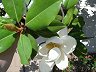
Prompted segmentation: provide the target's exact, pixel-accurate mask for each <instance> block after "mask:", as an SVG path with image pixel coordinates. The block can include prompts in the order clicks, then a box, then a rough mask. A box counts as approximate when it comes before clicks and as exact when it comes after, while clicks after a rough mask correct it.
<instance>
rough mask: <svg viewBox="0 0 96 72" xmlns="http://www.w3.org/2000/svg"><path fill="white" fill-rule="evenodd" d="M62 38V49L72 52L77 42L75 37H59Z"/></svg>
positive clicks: (67, 52)
mask: <svg viewBox="0 0 96 72" xmlns="http://www.w3.org/2000/svg"><path fill="white" fill-rule="evenodd" d="M61 39H62V40H63V48H62V50H63V51H64V52H65V53H66V54H69V53H72V52H73V51H74V50H75V47H76V45H77V42H76V40H75V38H73V37H71V36H65V37H62V38H61Z"/></svg>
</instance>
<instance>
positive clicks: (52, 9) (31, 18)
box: [26, 0, 61, 31]
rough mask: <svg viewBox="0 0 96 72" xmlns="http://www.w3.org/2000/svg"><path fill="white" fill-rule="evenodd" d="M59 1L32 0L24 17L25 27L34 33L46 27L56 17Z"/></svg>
mask: <svg viewBox="0 0 96 72" xmlns="http://www.w3.org/2000/svg"><path fill="white" fill-rule="evenodd" d="M60 6H61V0H47V1H46V0H42V1H41V0H34V2H33V4H32V7H31V8H30V9H29V11H28V13H27V17H26V26H27V27H28V28H30V29H32V30H34V31H36V30H41V29H43V28H44V27H47V26H48V25H49V24H50V23H51V22H52V21H53V20H54V19H55V17H56V15H57V13H58V12H59V9H60Z"/></svg>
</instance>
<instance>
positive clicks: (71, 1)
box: [67, 0, 79, 9]
mask: <svg viewBox="0 0 96 72" xmlns="http://www.w3.org/2000/svg"><path fill="white" fill-rule="evenodd" d="M78 1H79V0H69V1H68V4H67V9H69V8H72V7H73V6H75V5H76V4H77V3H78Z"/></svg>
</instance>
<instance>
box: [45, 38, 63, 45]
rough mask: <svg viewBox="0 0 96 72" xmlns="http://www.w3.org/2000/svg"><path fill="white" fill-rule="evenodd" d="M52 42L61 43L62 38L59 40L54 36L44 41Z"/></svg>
mask: <svg viewBox="0 0 96 72" xmlns="http://www.w3.org/2000/svg"><path fill="white" fill-rule="evenodd" d="M50 42H53V43H57V44H62V43H63V42H62V40H60V38H59V37H57V36H55V37H51V38H49V39H48V40H47V41H46V44H48V43H50Z"/></svg>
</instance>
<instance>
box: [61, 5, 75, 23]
mask: <svg viewBox="0 0 96 72" xmlns="http://www.w3.org/2000/svg"><path fill="white" fill-rule="evenodd" d="M73 13H74V7H73V8H70V9H69V10H68V11H67V14H66V15H65V17H64V18H63V23H64V25H68V24H70V23H71V21H72V19H73Z"/></svg>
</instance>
